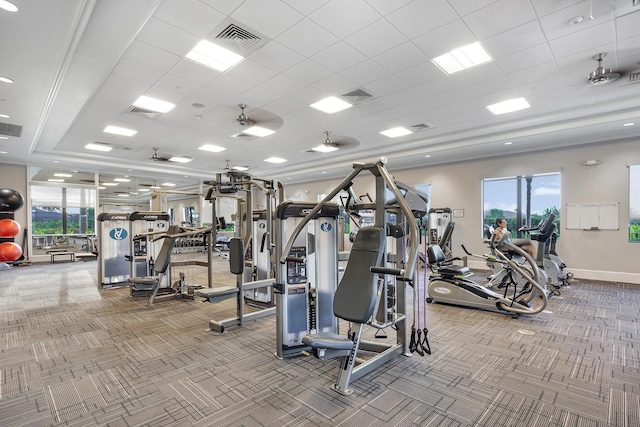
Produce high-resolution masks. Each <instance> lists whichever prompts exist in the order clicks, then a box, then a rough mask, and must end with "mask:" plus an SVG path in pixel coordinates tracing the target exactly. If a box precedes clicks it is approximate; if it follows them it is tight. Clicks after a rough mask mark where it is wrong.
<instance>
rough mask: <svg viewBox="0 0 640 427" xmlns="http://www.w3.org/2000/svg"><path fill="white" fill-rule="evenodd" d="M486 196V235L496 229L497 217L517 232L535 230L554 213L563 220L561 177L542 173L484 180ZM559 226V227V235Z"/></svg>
mask: <svg viewBox="0 0 640 427" xmlns="http://www.w3.org/2000/svg"><path fill="white" fill-rule="evenodd" d="M482 192H483V193H482V194H483V203H484V209H483V217H484V218H483V224H484V229H483V234H484V235H486V233H487V229H488V227H489V226H492V227H495V223H496V219H497V218H504V219H505V220H506V221H507V228H508V229H509V231H511V232H512V233H514V234H516V235H517V236H518V237H522V235H523V233H516V232H517V230H518V229H519V228H520V227H522V226H523V225H527V226H529V227H535V226H536V225H538V224H539V223H540V221H542V220H543V219H545V218H548V217H549V215H551V213H555V214H556V215H557V219H556V222H558V223H559V221H560V208H559V206H560V174H559V173H551V174H540V175H531V176H517V177H508V178H496V179H485V180H483V182H482ZM559 230H560V227H557V229H556V233H558V235H559V234H560V232H559Z"/></svg>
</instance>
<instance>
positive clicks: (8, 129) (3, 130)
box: [0, 123, 22, 138]
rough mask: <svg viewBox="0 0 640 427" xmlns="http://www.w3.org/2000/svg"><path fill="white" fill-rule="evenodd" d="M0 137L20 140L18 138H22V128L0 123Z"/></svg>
mask: <svg viewBox="0 0 640 427" xmlns="http://www.w3.org/2000/svg"><path fill="white" fill-rule="evenodd" d="M0 135H5V136H15V137H17V138H20V136H22V126H18V125H10V124H9V123H0Z"/></svg>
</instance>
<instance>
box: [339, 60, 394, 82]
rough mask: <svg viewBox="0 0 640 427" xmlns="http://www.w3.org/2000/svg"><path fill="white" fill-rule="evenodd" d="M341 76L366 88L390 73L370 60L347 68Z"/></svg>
mask: <svg viewBox="0 0 640 427" xmlns="http://www.w3.org/2000/svg"><path fill="white" fill-rule="evenodd" d="M340 74H342V75H343V76H345V77H347V78H348V79H349V80H351V81H354V82H356V83H358V84H359V85H360V86H365V85H366V84H367V83H369V82H372V81H374V80H378V79H381V78H382V77H384V76H386V75H387V74H389V72H388V71H387V70H385V69H384V68H382V67H381V66H379V65H378V64H376V63H375V62H373V61H371V60H369V59H368V60H366V61H363V62H361V63H359V64H356V65H354V66H353V67H349V68H347V69H346V70H344V71H342V72H341V73H340Z"/></svg>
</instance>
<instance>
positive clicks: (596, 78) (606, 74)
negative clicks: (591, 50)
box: [589, 52, 620, 86]
mask: <svg viewBox="0 0 640 427" xmlns="http://www.w3.org/2000/svg"><path fill="white" fill-rule="evenodd" d="M606 57H607V53H606V52H602V53H599V54H597V55H595V56H593V59H594V60H596V61H598V68H596V69H595V71H592V72H591V73H589V83H591V84H592V85H594V86H597V85H603V84H606V83H611V82H612V81H614V80H617V79H618V77H620V73H615V72H612V71H611V69H610V68H604V67H603V66H602V61H603V60H604V59H605V58H606Z"/></svg>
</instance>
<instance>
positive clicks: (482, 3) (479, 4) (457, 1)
mask: <svg viewBox="0 0 640 427" xmlns="http://www.w3.org/2000/svg"><path fill="white" fill-rule="evenodd" d="M497 2H498V0H476V1H469V0H449V4H450V5H451V6H453V8H454V9H455V10H456V12H457V13H458V14H459V15H460V16H465V15H468V14H470V13H473V12H475V11H476V10H479V9H482V8H483V7H487V6H490V5H492V4H494V3H497Z"/></svg>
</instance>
